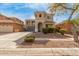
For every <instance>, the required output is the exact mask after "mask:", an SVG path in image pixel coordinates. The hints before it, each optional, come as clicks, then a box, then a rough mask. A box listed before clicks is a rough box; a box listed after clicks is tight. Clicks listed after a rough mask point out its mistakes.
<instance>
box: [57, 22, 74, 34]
mask: <svg viewBox="0 0 79 59" xmlns="http://www.w3.org/2000/svg"><path fill="white" fill-rule="evenodd" d="M56 27H59V28H60V29H65V30H66V31H67V33H71V32H72V24H71V23H69V22H66V23H59V24H57V25H56Z"/></svg>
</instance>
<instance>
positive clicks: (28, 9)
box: [0, 3, 68, 22]
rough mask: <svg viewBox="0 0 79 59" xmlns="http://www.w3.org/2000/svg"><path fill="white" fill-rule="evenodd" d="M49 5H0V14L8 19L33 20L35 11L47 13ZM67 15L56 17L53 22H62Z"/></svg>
mask: <svg viewBox="0 0 79 59" xmlns="http://www.w3.org/2000/svg"><path fill="white" fill-rule="evenodd" d="M48 7H49V4H47V3H0V14H3V15H5V16H9V17H17V18H19V19H20V20H23V21H24V20H25V19H34V18H35V17H34V12H35V11H46V12H48ZM67 18H68V15H67V14H65V15H63V16H62V17H59V16H56V17H55V18H54V21H55V22H62V21H63V20H65V19H67Z"/></svg>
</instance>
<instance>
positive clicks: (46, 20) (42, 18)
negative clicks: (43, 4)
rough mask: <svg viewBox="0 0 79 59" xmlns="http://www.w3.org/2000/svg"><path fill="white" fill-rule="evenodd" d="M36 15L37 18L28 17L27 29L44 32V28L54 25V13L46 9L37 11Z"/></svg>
mask: <svg viewBox="0 0 79 59" xmlns="http://www.w3.org/2000/svg"><path fill="white" fill-rule="evenodd" d="M34 15H35V19H30V20H28V19H26V21H25V23H26V25H25V26H26V30H27V29H28V28H30V30H31V29H33V30H32V31H35V32H42V29H43V28H46V27H48V26H51V27H52V26H54V21H53V19H52V14H49V13H46V12H44V11H36V12H35V14H34Z"/></svg>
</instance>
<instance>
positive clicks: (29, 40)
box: [24, 36, 35, 42]
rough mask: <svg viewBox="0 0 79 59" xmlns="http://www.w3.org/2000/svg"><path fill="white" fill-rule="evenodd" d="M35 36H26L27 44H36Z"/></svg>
mask: <svg viewBox="0 0 79 59" xmlns="http://www.w3.org/2000/svg"><path fill="white" fill-rule="evenodd" d="M34 40H35V36H26V37H25V39H24V41H25V42H34Z"/></svg>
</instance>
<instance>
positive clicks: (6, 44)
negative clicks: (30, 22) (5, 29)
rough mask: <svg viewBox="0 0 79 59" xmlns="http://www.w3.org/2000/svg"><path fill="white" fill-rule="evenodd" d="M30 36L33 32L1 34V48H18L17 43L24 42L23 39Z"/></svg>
mask: <svg viewBox="0 0 79 59" xmlns="http://www.w3.org/2000/svg"><path fill="white" fill-rule="evenodd" d="M29 34H31V32H16V33H7V34H0V48H16V47H17V46H16V44H17V43H16V42H18V41H19V43H20V42H21V41H22V39H21V38H22V37H24V36H25V35H29ZM20 39H21V40H20Z"/></svg>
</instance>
